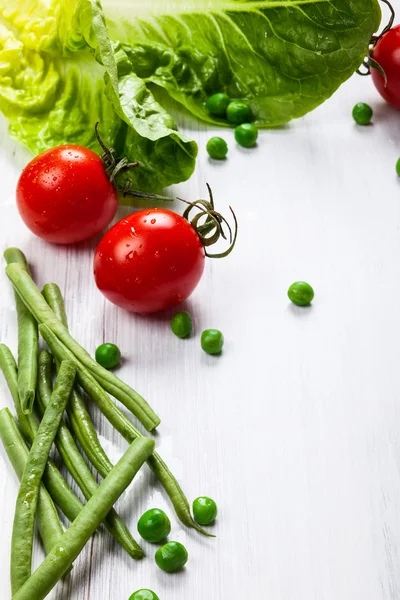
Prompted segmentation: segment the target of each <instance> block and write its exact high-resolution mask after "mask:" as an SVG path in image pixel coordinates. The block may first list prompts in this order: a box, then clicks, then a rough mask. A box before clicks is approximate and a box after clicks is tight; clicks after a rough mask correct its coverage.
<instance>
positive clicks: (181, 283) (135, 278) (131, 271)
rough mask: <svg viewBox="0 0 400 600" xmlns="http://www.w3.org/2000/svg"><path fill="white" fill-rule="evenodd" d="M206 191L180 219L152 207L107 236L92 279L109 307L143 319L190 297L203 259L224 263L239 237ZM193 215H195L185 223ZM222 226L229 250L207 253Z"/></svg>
mask: <svg viewBox="0 0 400 600" xmlns="http://www.w3.org/2000/svg"><path fill="white" fill-rule="evenodd" d="M208 190H209V194H210V199H209V200H197V201H196V202H192V203H189V202H188V203H187V204H188V208H187V209H186V211H185V212H184V214H183V216H182V217H181V216H180V215H178V214H176V213H174V212H172V211H170V210H166V209H160V208H153V209H151V210H145V211H140V212H137V213H134V214H131V215H129V216H128V217H126V218H125V219H122V220H121V221H119V222H118V223H116V224H115V225H114V226H113V227H111V229H109V231H107V233H106V235H105V236H104V237H103V239H102V240H101V242H100V244H99V245H98V247H97V250H96V253H95V258H94V276H95V280H96V284H97V287H98V288H99V290H100V291H101V292H102V293H103V294H104V295H105V296H106V298H108V300H110V302H113V303H114V304H116V305H117V306H119V307H120V308H124V309H125V310H129V311H131V312H136V313H141V314H148V313H152V312H157V311H161V310H167V309H168V308H171V307H173V306H175V305H177V304H180V303H181V302H183V301H184V300H186V298H188V296H190V294H191V293H192V292H193V290H194V289H195V287H196V286H197V284H198V282H199V281H200V278H201V276H202V274H203V271H204V259H205V256H208V257H210V258H222V257H224V256H227V255H228V254H230V252H232V250H233V248H234V246H235V243H236V238H237V232H238V224H237V220H236V216H235V214H234V213H233V211H232V209H231V212H232V215H233V218H234V221H235V231H234V234H233V233H232V230H231V228H230V226H229V223H228V222H227V221H226V219H225V218H224V217H223V216H222V215H221V214H219V213H218V212H216V210H215V206H214V199H213V195H212V192H211V189H210V187H209V186H208ZM192 210H196V211H198V212H197V214H196V215H195V216H194V217H193V218H192V220H191V221H190V223H189V220H190V215H191V212H192ZM203 218H204V222H203V223H201V222H200V220H201V219H203ZM224 225H227V227H228V229H229V234H230V240H229V241H230V245H229V248H228V249H227V250H226V251H225V252H222V253H219V254H210V253H209V252H208V251H207V248H208V246H211V245H212V244H215V243H216V242H218V240H219V239H220V238H221V237H222V238H224V239H225V240H226V239H227V236H226V235H225V232H224ZM107 389H108V388H107ZM109 391H110V393H112V392H111V390H109Z"/></svg>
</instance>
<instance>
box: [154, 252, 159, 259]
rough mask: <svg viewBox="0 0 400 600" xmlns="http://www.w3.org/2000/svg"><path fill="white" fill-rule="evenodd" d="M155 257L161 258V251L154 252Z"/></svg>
mask: <svg viewBox="0 0 400 600" xmlns="http://www.w3.org/2000/svg"><path fill="white" fill-rule="evenodd" d="M154 258H156V259H157V258H160V253H159V251H158V250H156V251H155V252H154Z"/></svg>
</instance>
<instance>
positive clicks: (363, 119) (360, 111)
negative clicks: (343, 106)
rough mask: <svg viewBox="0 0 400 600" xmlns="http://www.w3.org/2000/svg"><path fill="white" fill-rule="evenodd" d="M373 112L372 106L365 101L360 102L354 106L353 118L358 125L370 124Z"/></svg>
mask: <svg viewBox="0 0 400 600" xmlns="http://www.w3.org/2000/svg"><path fill="white" fill-rule="evenodd" d="M373 114H374V113H373V110H372V108H371V107H370V106H369V105H368V104H365V102H359V103H358V104H356V105H355V107H354V108H353V119H354V120H355V122H356V123H357V124H358V125H369V124H370V123H371V120H372V117H373Z"/></svg>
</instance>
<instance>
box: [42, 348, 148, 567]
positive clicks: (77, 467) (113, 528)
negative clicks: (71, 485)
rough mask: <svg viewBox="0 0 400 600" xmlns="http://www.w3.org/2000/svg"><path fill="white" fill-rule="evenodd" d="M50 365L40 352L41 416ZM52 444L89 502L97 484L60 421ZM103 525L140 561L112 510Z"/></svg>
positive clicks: (48, 394) (134, 544)
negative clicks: (54, 444) (54, 443)
mask: <svg viewBox="0 0 400 600" xmlns="http://www.w3.org/2000/svg"><path fill="white" fill-rule="evenodd" d="M51 363H52V361H51V356H50V354H49V353H48V352H46V351H45V350H43V351H42V352H41V353H40V354H39V369H38V372H39V381H38V394H37V396H36V398H37V403H38V406H39V409H40V411H41V413H44V412H45V410H46V408H47V407H48V406H49V404H50V398H51V393H52V381H51V366H52V364H51ZM55 442H56V447H57V450H58V451H59V453H60V456H61V458H62V460H63V461H64V464H65V466H66V468H67V470H68V472H69V473H70V474H71V476H72V477H73V479H74V480H75V481H76V483H77V484H78V486H79V487H80V489H81V490H82V493H83V495H84V496H85V498H86V500H89V498H91V497H92V496H93V494H94V493H95V492H96V490H97V488H98V484H97V483H96V480H95V479H94V477H93V475H92V472H91V471H90V469H89V467H88V466H87V464H86V462H85V461H84V459H83V458H82V456H81V454H80V452H79V450H78V448H77V446H76V444H75V441H74V438H73V437H72V435H71V432H70V431H69V429H68V427H67V425H66V424H65V423H64V422H63V421H61V423H60V427H59V428H58V432H57V435H56V438H55ZM104 525H105V526H106V528H107V529H108V531H109V532H110V533H111V535H113V536H114V537H115V539H116V540H117V542H118V543H119V544H121V546H122V547H123V548H124V549H125V550H126V551H127V552H128V554H129V555H130V556H131V557H132V558H134V559H139V558H143V556H144V552H143V550H142V549H141V548H140V546H139V544H137V542H136V541H135V540H134V538H133V537H132V535H131V533H130V531H129V529H128V528H127V526H126V525H125V523H124V522H123V520H122V519H121V517H120V516H119V515H118V513H117V512H116V511H115V510H114V509H113V508H112V509H111V510H110V512H109V514H108V515H107V517H106V518H105V520H104Z"/></svg>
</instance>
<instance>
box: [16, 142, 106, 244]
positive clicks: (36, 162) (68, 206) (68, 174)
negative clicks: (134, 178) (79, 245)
mask: <svg viewBox="0 0 400 600" xmlns="http://www.w3.org/2000/svg"><path fill="white" fill-rule="evenodd" d="M17 207H18V210H19V213H20V215H21V217H22V219H23V221H24V223H25V225H26V226H27V227H29V229H30V230H31V231H32V232H33V233H34V234H36V235H37V236H39V237H40V238H43V239H44V240H46V241H48V242H53V243H55V244H73V243H75V242H81V241H83V240H87V239H89V238H91V237H93V236H95V235H96V234H98V233H100V232H101V231H103V229H104V228H105V227H107V225H109V223H110V222H111V221H112V219H113V218H114V216H115V213H116V211H117V207H118V194H117V191H116V189H115V188H114V186H113V185H112V184H111V183H110V181H109V180H108V177H107V175H106V172H105V170H104V166H103V163H102V160H101V158H100V157H99V156H98V155H97V154H95V153H94V152H92V150H88V149H87V148H84V147H82V146H75V145H64V146H57V147H56V148H51V149H50V150H47V151H46V152H43V154H40V155H39V156H36V158H34V159H33V160H32V161H31V162H30V163H29V164H28V165H27V166H26V167H25V169H24V170H23V171H22V174H21V176H20V178H19V181H18V185H17Z"/></svg>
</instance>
